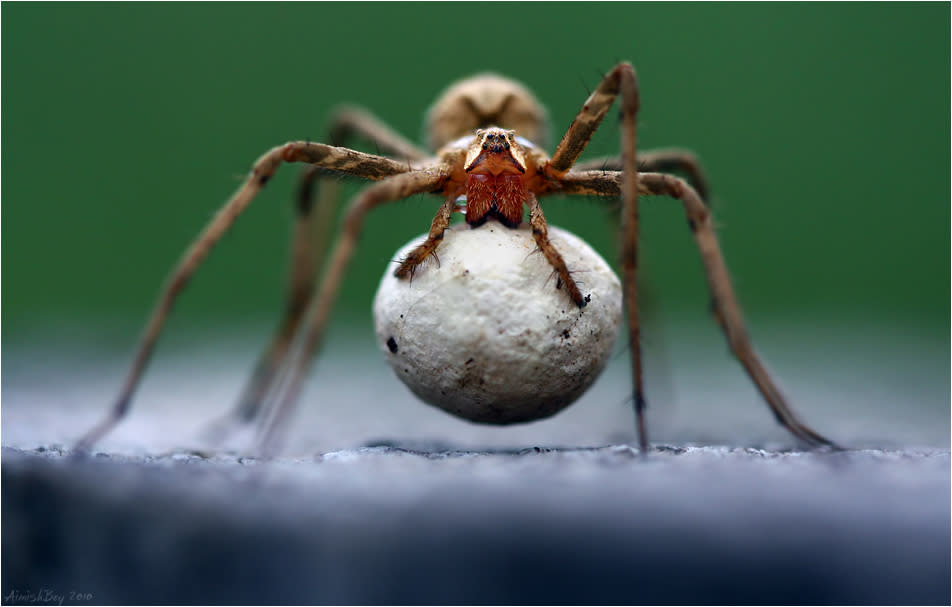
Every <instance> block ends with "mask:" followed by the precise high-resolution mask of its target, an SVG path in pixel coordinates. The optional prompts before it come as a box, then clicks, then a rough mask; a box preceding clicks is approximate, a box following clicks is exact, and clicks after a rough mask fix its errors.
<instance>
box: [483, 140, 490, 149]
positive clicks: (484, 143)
mask: <svg viewBox="0 0 952 607" xmlns="http://www.w3.org/2000/svg"><path fill="white" fill-rule="evenodd" d="M488 147H489V144H488V143H486V142H485V141H484V142H483V149H484V150H485V149H486V148H488Z"/></svg>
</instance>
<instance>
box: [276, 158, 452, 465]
mask: <svg viewBox="0 0 952 607" xmlns="http://www.w3.org/2000/svg"><path fill="white" fill-rule="evenodd" d="M445 181H446V177H445V175H444V174H443V172H441V171H414V172H411V173H405V174H403V175H396V176H394V177H392V178H390V179H387V180H385V181H383V182H381V183H379V184H375V185H373V186H371V187H369V188H367V189H366V190H364V191H363V192H361V193H360V194H359V195H358V196H357V198H356V199H355V200H354V202H353V203H352V204H351V205H350V207H349V208H348V210H347V213H346V215H345V217H344V223H343V225H342V227H341V232H340V237H339V238H338V240H337V243H336V244H335V246H334V250H333V253H332V255H331V257H330V260H329V263H328V266H327V270H326V272H325V274H324V276H323V277H322V280H321V285H320V288H319V290H318V293H317V296H316V297H315V298H314V301H313V302H312V304H311V305H310V306H309V312H308V320H307V324H306V325H305V326H304V327H303V328H302V341H301V348H300V351H299V352H297V355H296V357H295V359H294V360H293V361H290V362H289V364H288V365H286V366H285V367H284V368H283V369H282V371H281V375H282V377H281V379H280V380H279V381H278V382H277V384H275V386H276V389H277V391H278V392H279V394H276V395H275V397H276V398H275V399H274V401H273V406H272V407H271V411H270V412H269V415H268V418H267V420H265V422H264V424H263V425H262V432H261V445H262V448H263V450H264V451H265V452H266V453H271V452H273V451H274V448H275V447H276V442H277V440H278V438H279V433H280V432H281V431H283V429H284V427H285V424H286V421H287V419H288V417H289V416H290V414H291V411H292V409H293V407H294V405H295V403H296V402H297V400H298V396H299V393H300V391H301V386H302V382H303V379H304V376H305V373H306V371H307V369H308V368H309V367H310V364H311V361H312V360H313V358H314V356H315V355H316V354H317V351H318V348H319V347H320V344H321V340H322V338H323V335H324V329H325V327H326V325H327V321H328V318H329V316H330V312H331V309H332V307H333V305H334V301H335V299H336V297H337V292H338V290H339V288H340V284H341V282H342V280H343V277H344V275H345V273H346V272H347V267H348V265H349V264H350V260H351V257H352V256H353V253H354V249H355V248H356V246H357V241H358V238H359V236H360V232H361V229H362V227H363V221H364V218H365V217H366V215H367V213H368V212H370V211H371V210H372V209H374V208H376V207H378V206H380V205H382V204H384V203H387V202H391V201H394V200H400V199H403V198H407V197H409V196H412V195H414V194H420V193H426V192H439V191H440V190H441V188H442V187H443V184H444V183H445Z"/></svg>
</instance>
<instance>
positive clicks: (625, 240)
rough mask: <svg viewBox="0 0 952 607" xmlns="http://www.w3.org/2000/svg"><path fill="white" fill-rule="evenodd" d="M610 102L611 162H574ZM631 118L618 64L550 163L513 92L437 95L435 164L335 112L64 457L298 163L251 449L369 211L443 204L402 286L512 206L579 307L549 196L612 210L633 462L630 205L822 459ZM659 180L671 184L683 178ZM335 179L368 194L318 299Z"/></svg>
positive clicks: (689, 190)
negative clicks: (654, 228)
mask: <svg viewBox="0 0 952 607" xmlns="http://www.w3.org/2000/svg"><path fill="white" fill-rule="evenodd" d="M618 98H620V114H621V115H620V126H621V154H620V156H619V157H616V158H607V159H597V160H594V161H590V162H577V160H578V158H579V156H580V155H581V153H582V151H583V150H584V149H585V146H586V144H587V143H588V142H589V140H590V139H591V137H592V135H593V133H594V132H595V130H596V129H597V128H598V126H599V125H600V124H601V122H602V119H603V118H604V117H605V115H606V114H607V113H608V111H609V109H610V108H611V107H612V105H613V104H614V103H615V101H616V99H618ZM638 108H639V88H638V82H637V79H636V76H635V71H634V68H633V67H632V66H631V64H630V63H627V62H626V63H620V64H619V65H617V66H616V67H615V68H614V69H612V70H611V71H610V72H609V73H608V74H607V75H606V76H604V78H603V79H602V80H601V82H600V83H599V85H598V87H597V88H596V89H595V91H594V92H593V93H591V95H590V96H589V97H588V99H587V100H586V101H585V103H584V105H583V106H582V108H581V110H579V112H578V114H577V115H576V116H575V119H574V120H573V121H572V123H571V125H570V126H569V127H568V130H567V131H566V132H565V134H564V135H563V136H562V139H561V141H559V143H558V145H557V146H556V147H555V151H554V152H553V154H552V155H551V156H548V155H547V154H546V153H545V152H544V151H543V147H542V146H544V145H545V133H546V132H547V115H546V112H545V110H544V108H543V107H542V106H541V105H540V104H539V102H538V101H537V100H536V98H535V97H534V96H533V95H532V93H530V92H529V91H528V90H527V89H526V88H525V87H523V86H522V85H521V84H519V83H517V82H515V81H512V80H509V79H506V78H503V77H500V76H497V75H493V74H481V75H477V76H474V77H471V78H468V79H465V80H462V81H460V82H458V83H456V84H455V85H453V86H451V87H449V88H448V89H447V90H446V91H445V92H444V93H443V94H442V96H441V97H440V98H439V99H437V101H436V102H435V104H434V105H433V106H432V107H431V108H430V110H429V112H428V114H427V118H426V123H427V124H426V127H427V139H428V144H429V146H430V147H431V148H432V149H434V150H437V151H436V153H435V156H433V155H430V154H428V153H426V152H424V151H423V150H421V149H420V148H418V147H417V146H415V145H414V144H412V143H410V142H409V141H408V140H406V139H405V138H403V137H402V136H401V135H399V134H397V133H396V132H395V131H393V130H392V129H390V128H389V127H387V126H386V125H385V124H383V123H382V122H381V121H380V120H378V119H377V118H375V117H374V116H373V115H372V114H370V113H369V112H367V111H364V110H360V109H356V108H345V109H343V110H339V111H338V113H337V115H336V117H335V118H334V119H333V120H332V123H331V128H330V137H329V139H330V144H329V145H328V144H323V143H312V142H301V141H294V142H290V143H286V144H284V145H280V146H278V147H275V148H273V149H271V150H270V151H268V152H267V153H265V154H264V155H263V156H261V157H260V158H259V159H258V160H257V161H256V162H255V164H254V166H253V168H252V169H251V172H250V174H249V175H248V177H247V179H246V180H245V182H244V183H243V184H242V185H241V187H240V188H239V189H238V191H237V192H236V193H235V194H234V195H233V196H232V198H231V199H230V200H228V202H226V203H225V205H224V206H223V207H222V208H221V210H220V211H219V212H218V214H217V215H216V216H215V217H214V218H213V219H212V220H211V222H210V223H209V224H208V225H207V226H206V227H205V229H204V231H203V232H202V233H201V234H200V235H199V236H198V238H197V239H196V240H195V241H194V243H193V244H192V245H191V247H190V248H189V249H187V251H186V252H185V255H184V257H183V258H182V259H181V261H180V262H179V264H178V266H177V267H176V268H175V269H174V271H173V272H172V274H171V276H170V277H169V279H168V282H167V283H166V285H165V286H164V288H163V289H162V291H161V295H160V297H159V300H158V303H157V304H156V307H155V309H154V311H153V312H152V315H151V318H150V319H149V322H148V324H147V325H146V327H145V331H144V334H143V336H142V338H141V341H140V343H139V346H138V350H137V352H136V354H135V358H134V360H133V363H132V366H131V369H130V370H129V373H128V376H127V377H126V380H125V383H124V384H123V386H122V388H121V391H120V393H119V396H118V398H117V400H116V401H115V404H114V405H113V407H112V408H111V409H110V410H109V412H108V414H107V416H106V417H105V418H104V419H103V420H102V421H101V422H100V423H99V424H98V425H96V426H95V427H93V428H92V429H91V430H90V431H89V432H88V433H87V434H86V435H85V436H84V437H83V438H82V439H81V440H80V442H79V444H78V445H77V446H78V448H79V449H80V450H86V449H88V448H89V447H90V446H91V445H93V444H94V443H95V442H96V441H97V440H99V439H100V438H101V437H102V436H103V435H104V434H106V433H107V432H108V431H110V430H111V429H112V428H113V427H115V426H116V425H117V424H118V422H119V421H120V420H121V419H122V418H123V417H124V416H125V415H126V413H127V412H128V410H129V407H130V403H131V399H132V395H133V393H134V391H135V388H136V386H137V384H138V383H139V380H140V378H141V376H142V373H143V371H144V370H145V367H146V365H147V362H148V360H149V357H150V355H151V354H152V352H153V349H154V347H155V344H156V341H157V339H158V337H159V333H160V332H161V330H162V327H163V325H164V324H165V320H166V317H167V315H168V313H169V310H170V309H171V307H172V304H173V302H174V301H175V299H176V298H177V297H178V295H179V293H180V292H181V291H182V289H183V288H184V287H185V285H186V284H187V283H188V281H189V279H190V278H191V277H192V275H193V274H194V272H195V271H196V269H197V268H198V266H199V265H200V264H201V262H202V260H203V259H205V257H206V255H207V254H208V252H209V251H210V249H211V248H212V246H213V245H214V244H215V243H216V242H217V241H218V240H219V239H220V238H221V236H222V235H223V234H224V233H225V232H226V231H227V230H228V229H229V227H230V226H231V225H232V223H233V222H234V220H235V219H236V218H237V217H238V215H239V214H241V212H242V211H243V210H244V209H245V208H246V207H247V206H248V205H249V204H250V203H251V201H252V200H253V199H254V198H255V196H256V195H257V194H258V193H259V192H260V191H261V190H262V188H264V186H265V185H266V184H267V183H268V181H269V180H270V179H271V177H272V176H273V175H274V174H275V172H276V171H277V170H278V168H279V167H280V166H281V165H282V164H284V163H291V162H301V163H308V164H309V165H310V167H308V169H306V170H305V172H304V173H302V178H301V183H300V187H299V196H298V203H297V207H296V219H295V222H296V231H295V235H294V236H293V242H292V261H291V281H290V288H289V293H288V296H287V306H286V309H285V312H284V316H283V319H282V321H281V323H280V324H279V327H278V329H277V331H276V333H275V335H274V337H273V339H272V341H271V343H270V345H269V347H268V348H266V349H265V351H264V352H263V354H262V355H261V357H260V358H259V360H258V363H257V366H256V368H255V371H254V373H253V374H252V376H251V379H250V381H249V383H248V384H247V385H246V387H245V390H244V392H243V394H242V397H241V398H240V399H239V403H238V406H237V407H236V409H235V410H234V414H235V416H236V418H237V419H240V420H244V421H250V420H253V419H256V418H259V419H262V420H264V421H262V427H263V430H262V437H263V438H262V442H263V443H264V444H268V442H269V438H273V436H274V433H275V431H276V429H277V428H278V427H280V426H281V424H282V420H284V419H285V418H286V417H287V416H288V414H289V412H290V410H291V409H292V408H293V405H294V403H295V401H296V400H297V397H298V395H299V392H300V389H301V385H302V379H303V377H304V376H305V373H306V371H307V369H308V367H309V366H310V363H311V361H312V359H313V358H314V356H315V353H316V352H317V350H318V347H319V345H320V342H321V339H322V336H323V333H324V329H325V327H326V325H327V321H328V317H329V314H330V312H331V308H332V306H333V303H334V300H335V297H336V294H337V292H338V288H339V286H340V284H341V281H342V279H343V278H344V276H345V274H346V272H347V267H348V264H349V262H350V260H351V257H352V255H353V253H354V250H355V248H356V247H357V244H358V238H359V236H360V232H361V226H362V225H363V222H364V219H365V217H366V215H367V214H368V213H369V212H370V211H371V210H373V209H375V208H376V207H378V206H380V205H383V204H386V203H388V202H392V201H396V200H400V199H404V198H407V197H409V196H412V195H416V194H435V195H437V196H440V197H442V198H443V204H442V205H441V206H440V208H439V210H438V211H437V213H436V216H435V217H434V218H433V221H432V224H431V226H430V231H429V233H428V236H427V238H426V239H425V241H424V242H422V244H420V245H419V246H417V247H416V248H415V249H414V250H413V251H412V252H411V253H410V254H409V255H408V256H407V257H406V258H405V259H403V260H402V261H401V262H400V264H399V266H398V267H397V269H396V272H395V274H396V276H397V277H398V278H404V279H409V278H411V277H412V275H413V274H414V272H415V271H417V270H418V269H419V268H420V264H421V263H422V262H424V261H425V260H426V259H427V258H428V257H430V256H435V253H436V249H437V247H438V246H439V244H440V241H441V239H442V238H443V233H444V231H445V230H446V228H447V227H448V226H449V223H450V218H451V215H452V213H453V212H455V211H463V212H465V219H466V222H467V223H468V224H469V225H470V226H471V227H473V228H475V227H477V226H479V225H480V224H482V223H484V222H485V221H487V220H489V219H495V220H498V222H499V223H501V224H502V225H504V226H507V227H516V226H518V225H519V224H520V223H521V222H522V221H523V213H524V208H525V207H528V210H529V224H530V226H531V228H532V236H533V238H534V240H535V243H536V245H537V247H538V249H539V251H541V253H542V254H543V255H544V256H545V259H546V260H547V261H548V263H549V264H550V265H551V266H552V268H553V271H554V272H555V274H556V275H557V281H556V288H562V287H564V292H565V294H566V297H568V298H569V299H571V301H572V303H573V304H574V305H576V306H578V307H579V308H583V307H584V306H585V304H586V298H585V296H584V295H583V294H582V292H581V290H580V289H579V287H578V285H577V283H576V281H575V279H574V278H573V277H572V273H571V272H570V271H569V269H568V268H567V267H566V264H565V261H564V260H563V258H562V256H561V255H560V253H559V251H558V250H557V249H556V248H555V247H554V246H553V245H552V243H551V242H550V241H549V238H548V232H547V226H546V220H545V214H544V213H543V211H542V207H541V205H540V204H539V198H541V197H543V196H546V195H550V194H559V195H587V196H595V197H600V198H603V199H612V200H614V199H619V198H620V200H621V209H622V210H621V247H620V249H621V251H620V253H621V271H622V285H623V297H624V313H625V316H626V319H627V325H628V333H627V340H628V346H629V348H630V350H631V375H632V380H633V400H634V411H635V420H636V427H637V433H638V442H639V446H640V449H641V452H642V453H646V452H647V450H648V436H647V428H646V423H645V405H646V401H645V397H644V390H643V381H642V356H641V349H640V342H639V316H638V292H637V289H636V276H637V272H638V201H639V196H668V197H671V198H674V199H677V200H679V201H680V202H681V203H682V205H683V207H684V212H685V215H686V217H687V223H688V226H689V227H690V229H691V232H692V233H693V235H694V238H695V240H696V242H697V246H698V249H699V251H700V256H701V261H702V262H703V265H704V268H705V271H706V275H707V282H708V286H709V288H710V291H711V307H712V310H713V314H714V318H715V320H716V322H717V323H718V324H719V325H720V326H721V328H722V329H723V331H724V334H725V336H726V338H727V342H728V344H729V346H730V348H731V350H732V352H733V353H734V355H735V356H736V357H737V359H738V360H739V361H740V363H741V364H742V365H743V367H744V369H745V370H746V371H747V373H748V374H749V375H750V378H751V379H752V380H753V382H754V384H755V385H756V386H757V388H758V389H759V391H760V393H761V394H762V395H763V398H764V399H765V400H766V402H767V405H768V406H769V408H770V410H771V411H772V412H773V414H774V416H775V417H776V419H777V421H778V422H779V423H780V424H781V425H783V426H784V427H785V428H786V429H787V430H788V431H790V432H791V433H792V434H793V435H794V436H795V437H796V438H798V439H800V440H802V441H803V442H804V443H806V444H808V445H810V446H813V447H817V446H827V447H831V448H835V445H834V443H833V442H832V441H830V440H828V439H827V438H824V437H823V436H821V435H820V434H818V433H817V432H815V431H814V430H812V429H811V428H810V427H809V426H807V425H806V424H804V423H803V422H801V421H800V420H799V419H798V418H797V416H796V415H795V414H794V412H793V411H792V410H791V408H790V406H789V404H788V403H787V400H786V398H785V397H784V396H783V395H782V393H781V392H780V390H779V389H778V388H777V386H776V384H775V383H774V381H773V380H772V379H771V377H770V374H769V373H768V372H767V370H766V368H765V367H764V365H763V364H762V363H761V361H760V359H759V358H758V356H757V354H756V353H755V352H754V350H753V348H752V346H751V343H750V340H749V339H748V337H747V332H746V329H745V327H744V321H743V317H742V314H741V309H740V306H739V304H738V301H737V298H736V297H735V295H734V290H733V288H732V286H731V281H730V278H729V276H728V271H727V267H726V265H725V263H724V259H723V256H722V255H721V250H720V246H719V245H718V241H717V237H716V235H715V232H714V228H713V224H712V219H711V213H710V211H709V209H708V206H707V204H706V203H705V199H706V197H707V183H706V179H705V177H704V173H703V171H702V169H701V167H700V165H699V164H698V162H697V160H696V158H695V157H694V155H693V154H692V153H690V152H688V151H684V150H660V151H655V152H648V153H642V154H636V115H637V113H638ZM352 136H359V137H361V138H363V139H365V140H368V141H369V142H372V143H373V144H374V145H376V146H377V148H378V149H379V150H381V151H383V152H387V153H389V154H390V155H391V156H392V158H391V157H387V156H382V155H374V154H368V153H363V152H359V151H355V150H352V149H349V148H347V147H343V146H344V143H345V142H346V140H347V139H349V138H350V137H352ZM670 172H675V173H682V174H684V175H685V178H684V179H682V178H680V177H676V176H674V175H672V174H670ZM340 174H346V175H350V176H354V177H359V178H363V179H367V180H370V181H374V182H376V183H374V184H373V185H371V186H370V187H367V188H366V189H364V190H363V191H362V192H361V193H359V194H358V195H357V196H356V197H355V198H354V200H353V201H352V202H351V204H350V206H349V207H348V209H347V211H346V214H345V215H344V218H343V223H342V226H341V228H340V234H339V237H338V240H337V241H336V243H335V245H334V248H333V249H332V250H331V253H330V258H329V261H328V263H327V265H326V270H325V272H324V274H323V276H322V279H321V281H320V284H319V288H317V289H315V286H316V283H317V280H316V277H315V275H316V272H315V267H314V266H315V265H316V262H315V257H316V254H315V250H316V248H317V242H318V241H319V240H320V239H319V238H315V237H314V234H313V230H312V227H313V226H314V225H315V222H317V221H318V220H317V219H316V216H317V215H319V212H318V211H316V210H315V208H321V207H322V203H321V200H325V199H328V198H333V197H334V196H335V192H334V189H335V187H336V186H335V183H336V181H335V180H334V179H322V177H323V176H325V175H340ZM315 183H319V184H321V189H320V195H319V196H318V198H319V199H320V200H319V201H318V204H314V203H313V202H312V201H313V197H312V188H313V186H314V185H315ZM463 198H465V207H460V206H458V201H459V200H462V199H463ZM323 206H329V205H323ZM298 340H299V341H298ZM293 343H300V347H299V349H298V350H297V354H296V356H292V355H291V352H292V348H291V346H292V344H293ZM264 403H269V404H268V406H265V404H264ZM265 409H267V411H264V410H265Z"/></svg>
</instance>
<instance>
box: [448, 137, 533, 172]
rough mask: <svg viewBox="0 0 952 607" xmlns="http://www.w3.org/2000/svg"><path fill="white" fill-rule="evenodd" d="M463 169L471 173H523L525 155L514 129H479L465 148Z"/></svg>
mask: <svg viewBox="0 0 952 607" xmlns="http://www.w3.org/2000/svg"><path fill="white" fill-rule="evenodd" d="M463 169H464V170H465V171H466V172H467V173H473V174H480V173H482V174H490V175H500V174H503V173H525V172H526V155H525V152H524V151H523V149H522V145H521V144H520V143H519V141H518V140H517V137H516V134H515V132H514V131H507V130H505V129H501V128H499V127H490V128H488V129H480V130H478V131H476V138H475V139H473V142H472V143H471V144H470V145H469V149H467V150H466V162H465V163H463Z"/></svg>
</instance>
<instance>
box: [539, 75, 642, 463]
mask: <svg viewBox="0 0 952 607" xmlns="http://www.w3.org/2000/svg"><path fill="white" fill-rule="evenodd" d="M619 96H620V97H621V201H622V211H621V224H622V237H621V266H622V289H623V293H624V301H625V316H626V318H627V320H628V346H629V348H630V349H631V375H632V382H633V384H634V391H633V396H634V404H635V422H636V425H637V429H638V445H639V447H640V449H641V452H642V453H647V451H648V431H647V425H646V423H645V407H646V401H645V396H644V378H643V375H642V361H641V341H640V326H639V319H638V289H637V284H638V280H637V274H638V166H637V161H636V158H637V136H636V120H635V118H636V115H637V113H638V106H639V94H638V80H637V78H636V77H635V70H634V68H633V67H632V66H631V64H629V63H620V64H618V65H617V66H615V68H614V69H613V70H612V71H610V72H609V73H608V74H607V75H606V76H605V77H604V78H603V79H602V81H601V82H600V83H599V85H598V87H597V88H596V89H595V91H594V92H593V93H592V94H591V95H590V96H589V98H588V99H587V100H586V101H585V104H584V105H583V106H582V109H581V110H580V111H579V113H578V114H577V115H576V116H575V119H574V120H573V121H572V124H571V125H569V128H568V130H567V131H566V132H565V135H563V136H562V140H561V141H560V142H559V145H558V146H557V147H556V149H555V152H554V153H553V154H552V159H551V160H550V161H549V163H548V164H547V165H546V166H544V167H543V171H544V172H545V174H546V176H547V177H548V178H549V179H551V180H553V181H558V180H559V179H560V178H562V177H564V176H565V175H566V173H567V172H568V171H569V170H570V169H571V168H572V165H574V164H575V161H576V160H578V157H579V155H580V154H581V153H582V151H583V150H584V149H585V146H586V145H588V142H589V141H590V140H591V138H592V135H593V134H594V133H595V130H596V129H597V128H598V126H599V125H600V124H601V122H602V119H603V118H604V117H605V115H606V114H607V113H608V110H609V109H611V106H612V105H613V104H614V103H615V99H616V98H618V97H619Z"/></svg>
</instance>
